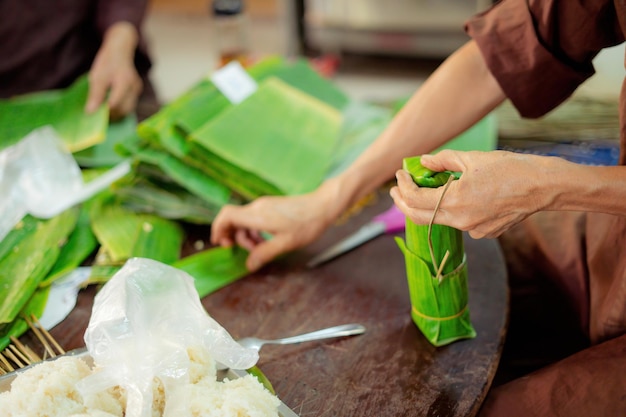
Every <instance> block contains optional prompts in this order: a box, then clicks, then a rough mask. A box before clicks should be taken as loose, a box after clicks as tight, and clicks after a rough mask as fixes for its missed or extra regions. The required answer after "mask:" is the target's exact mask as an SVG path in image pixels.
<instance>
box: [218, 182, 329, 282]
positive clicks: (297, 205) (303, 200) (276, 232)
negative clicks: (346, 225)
mask: <svg viewBox="0 0 626 417" xmlns="http://www.w3.org/2000/svg"><path fill="white" fill-rule="evenodd" d="M333 203H334V201H333V200H330V199H328V198H325V197H324V196H323V195H322V193H321V192H320V191H319V189H318V191H316V192H313V193H310V194H304V195H300V196H292V197H260V198H257V199H256V200H254V201H253V202H251V203H250V204H247V205H245V206H234V205H227V206H225V207H223V208H222V210H221V211H220V212H219V213H218V215H217V217H216V218H215V220H214V221H213V224H212V226H211V243H213V244H215V245H220V246H232V245H234V244H237V245H239V246H241V247H243V248H245V249H247V250H248V251H249V252H250V253H249V255H248V259H247V261H246V266H247V268H248V270H249V271H256V270H257V269H259V268H261V267H262V266H263V265H265V264H267V263H268V262H270V261H272V260H273V259H274V258H276V257H277V256H279V255H282V254H284V253H286V252H289V251H292V250H295V249H297V248H300V247H303V246H305V245H307V244H308V243H311V242H312V241H314V240H315V239H317V238H318V237H319V236H320V235H321V234H322V233H323V232H324V230H325V229H326V228H327V227H328V226H329V225H330V224H331V223H332V222H333V221H334V220H335V218H336V217H337V216H338V213H337V212H338V207H333V206H335V205H336V204H333ZM333 208H335V209H333ZM262 232H265V233H269V234H270V235H271V236H272V237H271V239H264V238H263V237H262V236H261V233H262Z"/></svg>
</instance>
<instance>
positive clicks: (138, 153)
mask: <svg viewBox="0 0 626 417" xmlns="http://www.w3.org/2000/svg"><path fill="white" fill-rule="evenodd" d="M126 146H127V149H128V151H129V152H130V153H131V154H132V157H133V159H135V160H136V161H139V162H143V163H147V164H152V165H156V166H158V167H159V168H160V169H161V170H162V171H163V173H164V174H165V175H166V176H167V177H169V178H170V179H172V180H173V181H174V182H176V183H177V184H178V185H180V186H182V187H185V188H186V189H187V190H189V191H190V192H191V193H192V194H194V195H196V196H198V197H200V198H202V199H203V200H204V201H206V202H207V203H209V204H211V205H213V206H215V207H216V208H217V209H219V208H221V207H222V206H223V205H224V204H226V203H228V202H230V200H231V194H232V193H231V191H230V190H229V189H228V188H227V187H226V186H224V185H222V184H221V183H219V182H217V181H215V180H214V179H213V178H211V177H208V176H207V175H205V174H204V173H203V172H202V170H200V169H198V168H195V167H194V166H191V165H189V164H185V163H184V162H183V161H182V160H180V159H178V158H176V157H175V156H173V155H171V154H169V153H167V152H165V151H162V150H158V149H154V148H149V147H143V148H141V147H139V146H132V145H131V144H127V145H126ZM131 148H133V149H131Z"/></svg>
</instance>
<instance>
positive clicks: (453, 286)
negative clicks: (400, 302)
mask: <svg viewBox="0 0 626 417" xmlns="http://www.w3.org/2000/svg"><path fill="white" fill-rule="evenodd" d="M403 168H404V169H405V170H406V171H408V172H409V173H410V174H411V177H412V178H413V181H414V182H415V183H416V184H417V185H418V186H420V187H430V188H436V187H442V186H444V185H446V183H447V182H448V181H452V180H454V175H455V174H454V173H452V172H433V171H431V170H429V169H427V168H425V167H423V166H422V165H421V163H420V157H411V158H405V159H404V161H403ZM443 191H444V192H445V189H443ZM435 214H436V209H435ZM405 230H406V236H405V238H406V242H405V241H404V240H402V239H401V238H399V237H397V238H396V242H397V244H398V246H399V247H400V249H401V250H402V253H403V254H404V259H405V263H406V273H407V279H408V284H409V293H410V299H411V306H412V308H411V317H412V319H413V322H414V323H415V324H416V325H417V327H418V328H419V329H420V331H421V332H422V333H423V334H424V336H425V337H426V338H427V339H428V341H429V342H430V343H431V344H433V345H434V346H443V345H446V344H449V343H452V342H454V341H456V340H459V339H466V338H473V337H475V336H476V331H475V330H474V328H473V326H472V323H471V321H470V313H469V307H468V288H467V263H466V258H465V249H464V245H463V234H462V232H461V231H460V230H458V229H455V228H453V227H450V226H445V225H438V224H433V223H432V222H431V224H428V225H421V224H420V225H418V224H415V223H413V222H412V221H411V220H410V219H408V218H407V219H406V229H405Z"/></svg>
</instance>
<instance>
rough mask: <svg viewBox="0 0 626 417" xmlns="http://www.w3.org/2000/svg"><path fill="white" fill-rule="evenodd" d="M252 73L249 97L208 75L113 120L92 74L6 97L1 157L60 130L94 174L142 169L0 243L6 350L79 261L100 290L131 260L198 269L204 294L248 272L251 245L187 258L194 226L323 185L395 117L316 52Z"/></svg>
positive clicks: (1, 326)
mask: <svg viewBox="0 0 626 417" xmlns="http://www.w3.org/2000/svg"><path fill="white" fill-rule="evenodd" d="M246 71H247V72H248V73H249V75H250V76H251V77H252V78H253V79H254V80H255V81H256V83H257V86H258V88H257V90H256V92H254V93H253V94H252V95H251V96H250V97H248V98H247V99H246V100H244V101H243V102H241V103H239V104H236V105H235V104H232V103H231V102H230V101H229V100H228V99H227V98H226V96H224V95H223V94H222V93H221V92H220V90H219V89H218V88H217V87H216V86H215V85H214V84H213V83H212V82H211V81H210V78H209V77H208V75H209V74H207V77H206V78H204V79H202V80H200V81H199V82H197V83H196V84H194V85H193V86H192V87H191V88H189V89H188V90H187V91H186V92H184V93H183V94H182V95H181V96H179V97H178V98H177V99H175V100H174V101H172V102H171V103H168V104H166V105H165V106H163V107H162V109H161V110H160V111H159V112H158V113H156V114H155V115H153V116H152V117H150V118H148V119H146V120H144V121H141V122H140V123H137V121H136V119H135V118H133V117H128V118H126V119H124V120H122V121H120V122H116V123H109V121H108V111H107V109H106V106H103V107H102V108H101V109H100V110H99V111H98V112H96V113H94V114H92V115H89V116H87V115H85V114H84V112H83V108H84V103H85V100H86V96H87V88H88V84H87V80H86V78H84V77H83V78H81V79H79V80H77V81H76V83H75V84H73V85H72V86H70V87H68V88H66V89H63V90H55V91H47V92H42V93H35V94H30V95H27V96H21V97H17V98H14V99H9V100H0V152H1V151H2V150H4V149H6V148H8V147H10V146H11V145H13V144H15V143H17V142H18V141H19V140H20V139H21V138H22V137H24V136H26V135H27V134H28V133H29V132H30V131H31V130H33V129H35V128H38V127H41V126H44V125H52V126H53V127H54V128H55V130H56V131H57V133H59V136H60V137H61V138H62V139H63V141H64V142H65V144H66V145H67V149H68V150H69V151H71V152H72V153H73V155H74V157H75V159H76V161H77V162H78V163H79V164H80V166H81V168H82V172H83V176H84V179H85V182H89V181H90V180H92V179H93V178H95V177H96V176H98V175H101V174H102V172H104V171H105V170H107V169H109V168H110V167H112V166H113V165H114V164H116V163H118V162H120V161H122V160H125V159H130V161H131V163H132V170H131V173H130V174H128V175H127V176H126V177H124V178H122V179H121V180H118V181H117V182H115V183H114V184H113V185H112V186H111V187H109V188H108V189H106V190H104V191H102V192H100V193H99V194H97V195H95V196H94V197H92V198H91V199H89V200H88V201H85V202H83V203H82V204H81V205H79V206H76V207H73V208H71V209H69V210H67V211H65V212H63V213H61V214H59V215H58V216H56V217H54V218H51V219H39V218H35V217H33V216H31V215H27V216H26V217H24V218H23V219H22V221H21V222H19V224H18V225H17V226H16V227H15V228H14V229H13V230H12V231H11V232H10V233H9V234H8V235H7V236H6V237H5V238H4V239H3V240H2V241H0V349H2V348H4V347H6V346H7V345H8V343H9V341H10V336H16V337H17V336H19V335H21V334H22V333H23V332H24V331H26V329H27V324H26V322H25V320H24V319H23V317H25V316H26V317H27V316H30V315H31V314H34V315H35V316H38V317H40V316H41V314H42V312H43V311H44V309H45V306H46V302H47V297H48V293H49V290H50V287H51V285H54V283H55V281H57V280H58V279H59V278H62V277H63V276H64V275H65V274H67V273H68V272H70V271H72V270H73V269H75V268H76V267H78V266H80V265H90V266H91V277H90V278H89V280H88V281H86V283H85V285H87V284H90V283H104V282H106V281H107V280H108V279H109V278H110V277H111V276H113V274H114V273H115V272H117V270H119V269H120V268H121V266H122V265H123V264H124V263H125V262H126V260H128V259H129V258H132V257H147V258H151V259H155V260H158V261H161V262H164V263H166V264H170V265H173V266H175V267H178V268H180V269H183V270H185V271H186V272H188V273H189V274H190V275H191V276H193V277H194V279H195V285H196V289H197V290H198V292H199V294H200V296H201V297H203V296H205V295H207V294H209V293H211V292H213V291H216V290H217V289H219V288H221V287H223V286H225V285H227V284H229V283H231V282H233V281H234V280H237V279H239V278H241V277H243V276H245V275H246V274H247V270H246V268H245V258H246V256H247V253H246V252H245V251H244V250H242V249H241V248H212V247H210V248H204V247H199V248H196V250H194V251H191V252H192V253H191V254H186V255H185V256H183V248H184V243H185V242H186V241H187V243H188V241H189V238H190V236H189V234H188V233H187V232H188V231H189V230H190V227H191V228H192V229H193V227H195V226H196V225H199V226H200V228H202V226H208V225H210V223H211V222H212V221H213V219H214V217H215V215H216V214H217V212H218V211H219V209H220V208H221V207H222V206H223V205H224V204H227V203H231V204H242V203H245V202H247V201H250V200H252V199H254V198H256V197H258V196H261V195H292V194H299V193H304V192H307V191H309V190H312V189H314V188H315V187H316V186H317V185H318V184H319V183H321V182H322V181H323V180H324V179H325V178H328V177H330V176H333V175H336V174H337V173H338V172H341V170H342V169H344V168H345V167H346V166H347V165H348V164H349V163H350V161H351V160H353V159H354V158H356V157H357V156H358V154H359V153H360V152H361V151H362V150H363V149H364V148H365V147H366V146H367V145H368V144H369V143H370V142H371V141H372V140H373V139H375V137H376V136H378V134H379V133H380V132H381V131H382V130H383V129H384V128H385V127H386V125H387V124H388V123H389V121H390V120H391V117H392V112H391V111H390V110H387V109H385V108H383V107H382V106H377V105H370V104H367V103H361V102H355V101H354V100H350V99H349V98H348V97H347V96H346V95H345V94H344V93H343V92H342V91H341V90H340V89H338V88H337V87H336V86H335V85H334V84H333V83H332V82H331V81H329V80H327V79H325V78H323V77H321V76H320V75H319V74H318V73H317V72H316V71H315V70H314V69H313V68H312V67H311V66H310V65H309V64H308V62H307V61H304V60H295V61H288V60H285V59H282V58H278V57H271V58H267V59H265V60H263V61H260V62H258V63H257V64H255V65H254V66H252V67H249V68H247V69H246ZM0 157H1V155H0ZM0 159H1V158H0ZM0 174H1V167H0ZM1 179H2V175H0V180H1ZM207 230H208V229H207ZM207 234H208V232H207ZM206 237H208V236H206ZM187 252H189V251H187Z"/></svg>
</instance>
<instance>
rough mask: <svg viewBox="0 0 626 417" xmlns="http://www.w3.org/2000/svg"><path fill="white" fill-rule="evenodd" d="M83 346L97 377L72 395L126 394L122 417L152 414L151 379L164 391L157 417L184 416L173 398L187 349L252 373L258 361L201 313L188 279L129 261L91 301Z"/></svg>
mask: <svg viewBox="0 0 626 417" xmlns="http://www.w3.org/2000/svg"><path fill="white" fill-rule="evenodd" d="M85 343H86V345H87V349H88V351H89V353H90V355H91V356H92V357H93V360H94V363H95V364H96V367H97V368H98V372H96V373H94V374H93V375H91V376H89V377H87V378H85V379H84V380H82V381H81V382H80V384H79V386H78V388H79V390H80V391H81V392H82V393H83V394H90V393H96V392H99V391H102V390H104V389H107V388H110V387H114V386H121V387H123V388H125V389H126V390H127V393H128V403H127V408H126V417H149V416H151V415H152V414H151V409H152V400H153V391H152V382H153V380H154V379H155V378H158V379H159V380H160V381H161V382H162V383H163V386H164V389H165V395H166V407H165V413H164V416H165V417H174V416H176V417H185V416H187V415H189V410H188V407H187V406H186V405H187V404H185V401H184V396H182V397H181V396H180V395H179V394H178V393H177V391H178V389H179V388H181V387H183V386H184V385H185V384H186V383H187V382H188V380H189V366H190V361H189V358H188V353H187V349H188V348H189V347H203V348H205V349H206V350H208V352H209V353H210V355H211V356H212V357H213V358H214V359H215V360H216V361H217V362H220V363H223V364H224V365H226V366H228V367H230V368H232V369H248V368H251V367H252V366H254V365H255V364H256V362H257V360H258V352H257V351H256V350H255V349H247V348H244V347H242V346H241V345H239V344H238V343H237V342H236V341H235V340H233V338H232V337H231V336H230V334H228V332H227V331H226V330H225V329H224V328H223V327H221V326H220V325H219V324H218V323H217V322H216V321H215V320H214V319H213V318H211V317H210V316H209V315H208V314H207V312H206V311H205V310H204V308H203V306H202V304H201V303H200V298H199V296H198V293H197V291H196V289H195V287H194V284H193V278H192V277H191V276H190V275H188V274H187V273H185V272H184V271H181V270H179V269H176V268H174V267H171V266H168V265H165V264H163V263H160V262H157V261H154V260H151V259H145V258H132V259H129V260H128V261H127V262H126V264H125V265H124V267H123V268H122V269H121V270H120V271H119V272H118V273H116V274H115V275H114V276H113V278H111V280H110V281H109V282H108V283H107V284H106V285H105V286H104V287H103V288H102V290H100V292H99V293H98V294H97V295H96V297H95V300H94V306H93V311H92V316H91V319H90V322H89V326H88V327H87V330H86V332H85Z"/></svg>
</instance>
